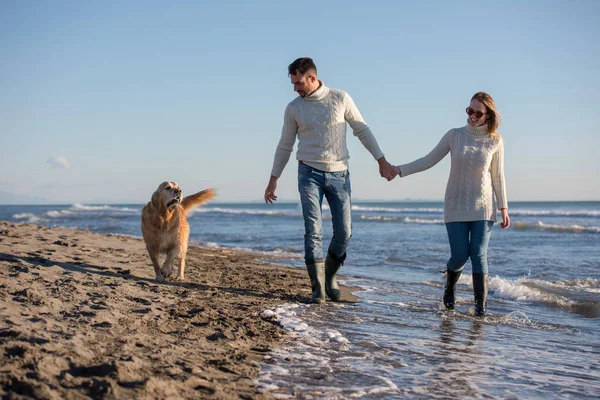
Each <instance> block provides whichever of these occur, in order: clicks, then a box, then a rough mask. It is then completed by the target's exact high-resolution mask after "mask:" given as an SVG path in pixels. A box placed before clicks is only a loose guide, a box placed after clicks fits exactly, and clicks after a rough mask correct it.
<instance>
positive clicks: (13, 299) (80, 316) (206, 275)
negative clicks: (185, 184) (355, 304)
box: [0, 222, 351, 399]
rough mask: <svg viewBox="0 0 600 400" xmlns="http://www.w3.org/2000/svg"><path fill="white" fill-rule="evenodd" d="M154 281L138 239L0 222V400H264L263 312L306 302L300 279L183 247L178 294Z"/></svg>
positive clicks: (273, 328)
mask: <svg viewBox="0 0 600 400" xmlns="http://www.w3.org/2000/svg"><path fill="white" fill-rule="evenodd" d="M174 275H175V274H174ZM153 278H154V275H153V269H152V266H151V264H150V260H149V258H148V255H147V253H146V249H145V246H144V243H143V241H142V240H141V239H137V238H133V237H129V236H121V235H104V234H98V233H91V232H88V231H82V230H74V229H67V228H47V227H42V226H37V225H31V224H13V223H10V222H0V352H1V353H2V361H1V363H0V395H2V397H3V398H5V397H8V398H19V395H22V396H25V397H34V398H47V399H82V398H88V397H92V398H161V399H164V398H223V399H227V398H242V399H259V398H265V395H264V394H262V393H260V392H258V391H257V390H256V388H255V387H254V385H253V383H252V379H253V378H254V377H256V376H257V374H258V373H259V362H260V361H261V359H262V357H263V356H264V355H265V354H268V353H269V351H270V349H271V348H272V347H273V346H277V345H278V344H279V343H280V342H281V340H280V339H281V338H282V337H283V336H284V335H285V332H284V330H283V329H282V328H281V327H279V326H278V325H277V324H275V323H273V322H272V321H268V320H264V319H263V318H261V312H262V311H264V310H265V309H267V308H269V307H273V306H276V305H279V304H283V303H288V302H306V301H307V300H308V298H309V296H310V291H309V286H308V278H307V276H306V272H305V271H304V270H302V269H298V268H292V267H283V266H278V265H274V264H268V263H264V262H261V261H259V260H258V259H257V256H256V255H253V254H249V253H239V252H233V251H227V250H220V249H207V248H198V247H190V250H189V252H188V256H187V269H186V281H185V282H183V283H179V282H175V281H169V282H165V283H158V282H156V281H155V280H154V279H153ZM343 296H345V297H346V298H348V296H351V295H350V294H349V293H348V292H347V290H345V292H344V294H343Z"/></svg>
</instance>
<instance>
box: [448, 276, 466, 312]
mask: <svg viewBox="0 0 600 400" xmlns="http://www.w3.org/2000/svg"><path fill="white" fill-rule="evenodd" d="M461 273H462V271H459V272H454V271H452V270H450V269H447V270H446V287H445V288H444V306H446V308H447V309H448V310H454V302H455V293H456V282H458V278H460V274H461Z"/></svg>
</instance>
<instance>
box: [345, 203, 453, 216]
mask: <svg viewBox="0 0 600 400" xmlns="http://www.w3.org/2000/svg"><path fill="white" fill-rule="evenodd" d="M352 210H353V211H364V212H386V213H402V212H404V213H413V214H421V213H428V214H430V213H443V212H444V209H443V208H406V207H404V208H396V207H365V206H357V205H353V206H352Z"/></svg>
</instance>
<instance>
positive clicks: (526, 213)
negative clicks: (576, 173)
mask: <svg viewBox="0 0 600 400" xmlns="http://www.w3.org/2000/svg"><path fill="white" fill-rule="evenodd" d="M510 215H511V216H523V217H581V218H586V217H591V218H600V210H577V211H560V210H518V209H517V210H514V209H513V210H510Z"/></svg>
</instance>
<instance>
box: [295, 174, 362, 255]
mask: <svg viewBox="0 0 600 400" xmlns="http://www.w3.org/2000/svg"><path fill="white" fill-rule="evenodd" d="M298 191H299V192H300V202H301V204H302V214H303V216H304V231H305V233H304V261H305V262H306V265H310V264H314V263H315V262H321V261H323V260H324V257H323V218H322V204H323V197H325V198H326V199H327V202H328V203H329V209H330V210H331V218H332V222H333V237H332V238H331V243H330V244H329V252H331V253H332V255H333V256H334V257H335V258H336V259H343V258H344V257H345V255H346V249H347V247H348V242H349V241H350V236H351V235H352V215H351V209H352V205H351V200H350V192H351V190H350V172H349V171H348V170H346V171H340V172H324V171H320V170H318V169H315V168H313V167H310V166H308V165H306V164H303V163H302V162H300V163H299V164H298Z"/></svg>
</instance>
